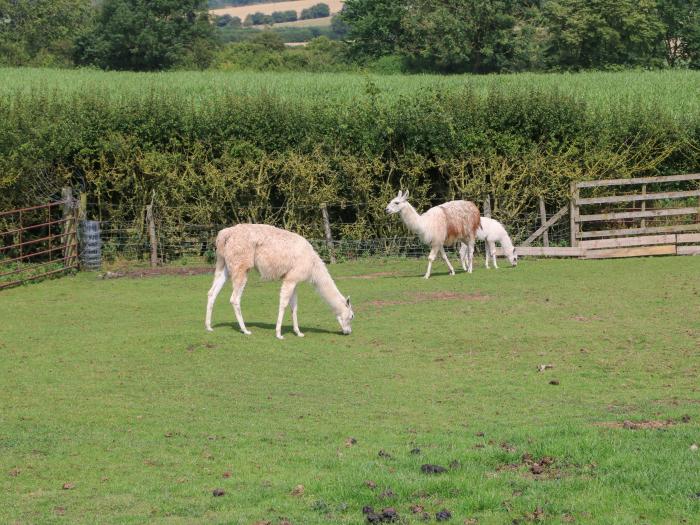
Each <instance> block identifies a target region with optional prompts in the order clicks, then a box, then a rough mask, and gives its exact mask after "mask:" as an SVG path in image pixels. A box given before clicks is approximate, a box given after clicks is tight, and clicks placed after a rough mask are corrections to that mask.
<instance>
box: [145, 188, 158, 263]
mask: <svg viewBox="0 0 700 525" xmlns="http://www.w3.org/2000/svg"><path fill="white" fill-rule="evenodd" d="M146 222H147V223H148V240H149V243H150V245H151V267H155V266H158V237H156V221H155V219H154V218H153V198H151V204H148V205H146Z"/></svg>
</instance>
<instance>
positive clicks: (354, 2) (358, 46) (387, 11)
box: [339, 0, 409, 58]
mask: <svg viewBox="0 0 700 525" xmlns="http://www.w3.org/2000/svg"><path fill="white" fill-rule="evenodd" d="M408 4H409V2H408V1H407V0H346V2H345V4H344V6H343V10H342V11H341V13H340V15H339V17H340V20H341V21H342V22H344V23H345V24H347V25H348V27H349V31H348V34H347V39H348V41H349V42H350V43H351V47H350V51H351V52H352V53H353V54H355V55H356V56H361V55H365V56H370V57H374V58H378V57H381V56H384V55H391V54H394V53H395V52H396V50H397V48H398V47H399V40H400V38H401V34H402V31H403V29H402V27H401V21H402V19H403V16H404V12H405V11H406V10H407V8H408Z"/></svg>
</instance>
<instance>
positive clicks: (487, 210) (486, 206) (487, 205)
mask: <svg viewBox="0 0 700 525" xmlns="http://www.w3.org/2000/svg"><path fill="white" fill-rule="evenodd" d="M484 217H491V195H489V194H486V198H485V199H484Z"/></svg>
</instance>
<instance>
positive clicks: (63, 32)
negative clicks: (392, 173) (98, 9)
mask: <svg viewBox="0 0 700 525" xmlns="http://www.w3.org/2000/svg"><path fill="white" fill-rule="evenodd" d="M91 14H92V5H91V1H90V0H0V64H8V65H25V64H37V63H38V64H39V65H42V64H43V63H49V64H51V63H59V64H62V65H66V64H67V63H69V62H70V58H71V55H72V52H73V39H74V36H75V34H76V33H79V32H82V31H83V30H84V28H85V27H86V26H88V24H89V23H90V17H91Z"/></svg>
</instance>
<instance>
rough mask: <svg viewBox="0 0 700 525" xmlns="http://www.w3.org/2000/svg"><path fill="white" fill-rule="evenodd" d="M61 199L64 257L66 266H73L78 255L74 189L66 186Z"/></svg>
mask: <svg viewBox="0 0 700 525" xmlns="http://www.w3.org/2000/svg"><path fill="white" fill-rule="evenodd" d="M61 200H62V201H63V221H64V222H63V236H62V239H61V244H62V245H63V246H64V247H63V259H64V261H65V264H66V266H68V267H71V266H73V264H74V258H75V257H77V253H78V247H77V242H78V238H77V228H76V226H77V221H76V220H75V219H76V217H75V213H76V210H75V202H74V201H73V190H72V189H71V188H68V187H65V188H63V189H62V190H61Z"/></svg>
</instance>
